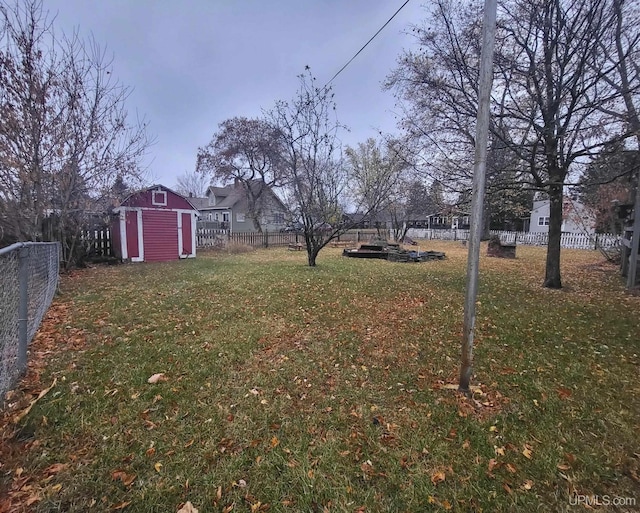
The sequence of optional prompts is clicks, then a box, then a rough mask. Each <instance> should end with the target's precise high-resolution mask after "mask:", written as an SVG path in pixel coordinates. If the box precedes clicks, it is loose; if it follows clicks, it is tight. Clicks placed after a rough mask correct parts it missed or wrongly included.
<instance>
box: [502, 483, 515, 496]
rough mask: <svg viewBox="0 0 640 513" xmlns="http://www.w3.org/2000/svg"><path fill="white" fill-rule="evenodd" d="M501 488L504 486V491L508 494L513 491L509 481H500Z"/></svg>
mask: <svg viewBox="0 0 640 513" xmlns="http://www.w3.org/2000/svg"><path fill="white" fill-rule="evenodd" d="M502 488H504V491H505V492H507V493H508V494H509V495H511V494H512V493H513V492H512V491H511V486H509V483H502Z"/></svg>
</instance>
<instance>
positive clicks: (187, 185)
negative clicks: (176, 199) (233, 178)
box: [175, 171, 211, 198]
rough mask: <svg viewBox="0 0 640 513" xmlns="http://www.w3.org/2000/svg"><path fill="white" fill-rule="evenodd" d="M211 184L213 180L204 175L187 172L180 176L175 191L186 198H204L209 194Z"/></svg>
mask: <svg viewBox="0 0 640 513" xmlns="http://www.w3.org/2000/svg"><path fill="white" fill-rule="evenodd" d="M210 183H211V178H210V177H209V176H207V175H205V174H203V173H199V172H197V171H192V172H191V173H188V172H185V173H183V174H181V175H180V176H178V178H177V180H176V185H175V190H176V192H178V193H180V194H182V195H183V196H186V197H190V196H194V197H196V198H202V197H204V195H205V194H206V193H207V188H208V187H209V185H210Z"/></svg>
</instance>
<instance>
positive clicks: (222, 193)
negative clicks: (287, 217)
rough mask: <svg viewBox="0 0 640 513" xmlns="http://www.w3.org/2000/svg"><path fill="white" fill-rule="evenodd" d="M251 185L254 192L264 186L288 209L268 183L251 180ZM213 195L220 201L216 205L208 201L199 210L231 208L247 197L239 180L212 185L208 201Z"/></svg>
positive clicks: (266, 190) (280, 204) (208, 193)
mask: <svg viewBox="0 0 640 513" xmlns="http://www.w3.org/2000/svg"><path fill="white" fill-rule="evenodd" d="M249 186H250V187H251V189H252V191H254V192H258V190H259V188H261V187H264V189H265V190H264V192H266V193H267V194H268V195H270V196H271V197H272V198H273V199H275V201H277V203H278V205H279V206H280V207H282V209H283V210H286V207H285V206H284V204H283V203H282V200H280V198H278V196H277V195H276V194H275V193H274V192H273V189H272V188H271V187H269V186H268V185H265V183H264V182H263V181H261V180H251V181H250V182H249ZM211 195H214V196H215V197H216V198H218V200H219V201H217V202H216V204H215V206H209V205H208V203H207V204H205V205H203V207H201V208H200V209H199V210H219V209H231V208H233V207H234V206H235V205H236V204H237V203H238V202H240V201H242V200H244V199H246V197H247V195H246V192H245V190H244V187H242V185H241V184H240V183H238V182H236V183H233V184H230V185H226V186H224V187H215V186H210V187H209V188H208V189H207V198H205V199H206V201H207V202H208V197H209V196H211Z"/></svg>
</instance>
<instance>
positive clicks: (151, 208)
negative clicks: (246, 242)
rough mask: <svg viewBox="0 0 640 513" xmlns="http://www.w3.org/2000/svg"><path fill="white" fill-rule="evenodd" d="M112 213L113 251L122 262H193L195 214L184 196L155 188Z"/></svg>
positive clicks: (165, 188)
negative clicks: (187, 260) (185, 260)
mask: <svg viewBox="0 0 640 513" xmlns="http://www.w3.org/2000/svg"><path fill="white" fill-rule="evenodd" d="M113 211H114V214H115V215H114V218H113V222H112V226H111V233H112V237H113V247H114V252H115V254H116V256H117V257H119V258H121V259H122V260H131V261H132V262H159V261H164V260H177V259H179V258H195V256H196V219H197V217H198V211H197V210H196V209H195V208H194V206H193V205H192V204H191V203H190V202H189V200H188V199H187V198H185V197H184V196H181V195H180V194H178V193H176V192H173V191H172V190H171V189H169V188H167V187H164V186H163V185H154V186H153V187H149V188H148V189H145V190H143V191H139V192H136V193H134V194H131V195H130V196H128V197H127V198H126V199H125V200H124V201H123V202H122V204H121V205H120V206H119V207H117V208H115V209H114V210H113Z"/></svg>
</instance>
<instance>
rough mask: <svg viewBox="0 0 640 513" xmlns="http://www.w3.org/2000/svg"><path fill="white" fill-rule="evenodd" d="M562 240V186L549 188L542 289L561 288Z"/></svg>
mask: <svg viewBox="0 0 640 513" xmlns="http://www.w3.org/2000/svg"><path fill="white" fill-rule="evenodd" d="M561 238H562V184H552V185H550V186H549V239H548V243H547V262H546V268H545V277H544V284H543V286H544V287H547V288H550V289H560V288H562V280H561V279H560V240H561Z"/></svg>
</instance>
